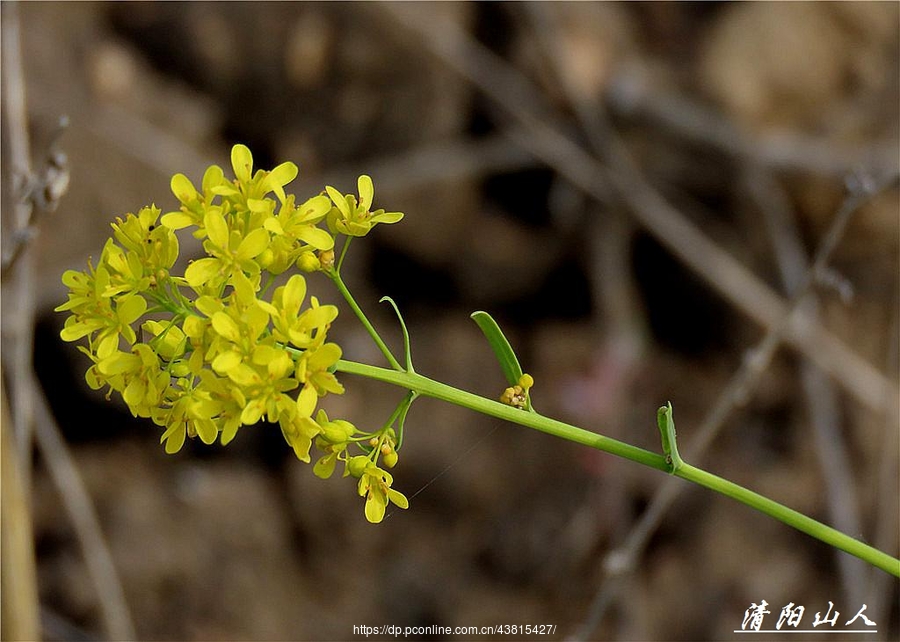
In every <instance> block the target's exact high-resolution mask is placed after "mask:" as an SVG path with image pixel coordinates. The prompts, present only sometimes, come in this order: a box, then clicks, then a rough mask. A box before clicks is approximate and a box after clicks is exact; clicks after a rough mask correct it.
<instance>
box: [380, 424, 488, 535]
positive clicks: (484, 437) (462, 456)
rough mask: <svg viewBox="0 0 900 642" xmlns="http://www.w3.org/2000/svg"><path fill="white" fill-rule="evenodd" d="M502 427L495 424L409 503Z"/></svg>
mask: <svg viewBox="0 0 900 642" xmlns="http://www.w3.org/2000/svg"><path fill="white" fill-rule="evenodd" d="M500 426H501V424H499V423H495V424H494V427H493V428H491V429H490V430H489V431H487V432H486V433H485V434H484V435H482V436H481V438H480V439H478V440H477V441H476V442H475V443H473V444H472V445H471V446H469V447H468V448H467V449H466V450H465V452H463V453H461V454H460V455H458V456H457V457H456V459H454V460H453V461H451V462H450V463H449V464H447V466H446V467H445V468H444V469H443V470H441V471H440V472H439V473H438V474H437V475H435V476H434V477H432V478H431V479H429V480H428V481H427V482H425V485H423V486H422V487H421V488H420V489H419V490H417V491H416V492H414V493H413V494H412V495H410V496H409V501H410V502H412V500H413V499H415V498H416V497H417V496H418V495H419V494H420V493H422V492H423V491H424V490H425V489H426V488H428V487H429V486H431V485H432V484H433V483H434V482H436V481H437V480H438V479H440V478H441V477H443V476H444V475H446V474H447V473H449V472H450V470H451V469H452V468H453V467H454V466H456V465H457V464H458V463H459V462H460V461H461V460H462V459H464V458H465V457H468V456H469V455H471V454H472V452H473V451H474V450H475V449H476V448H478V447H479V446H480V445H481V444H483V443H484V442H485V440H486V439H487V438H488V437H490V436H491V435H493V434H494V433H495V432H497V428H499V427H500ZM394 511H395V509H394V508H393V507H392V508H391V510H390V511H388V513H387V515H385V516H384V518H385V519H390V518H391V515H393V514H394Z"/></svg>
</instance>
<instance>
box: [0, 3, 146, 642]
mask: <svg viewBox="0 0 900 642" xmlns="http://www.w3.org/2000/svg"><path fill="white" fill-rule="evenodd" d="M2 11H3V21H2V29H3V43H2V46H3V108H4V115H5V118H4V124H5V130H4V144H5V145H6V146H7V147H6V149H8V153H9V162H8V164H7V166H6V169H7V171H6V172H5V173H4V179H5V181H6V188H5V189H4V196H5V197H6V199H8V200H7V202H6V203H5V204H4V207H3V212H4V215H7V213H8V212H10V211H12V212H13V217H14V220H13V221H9V220H4V221H3V226H4V229H5V230H7V231H11V232H12V234H13V236H14V239H16V242H17V245H16V246H15V247H14V248H12V252H11V254H9V255H8V256H10V257H12V258H11V259H10V260H9V261H8V262H7V267H9V268H10V269H9V270H4V273H3V274H4V276H6V274H7V273H8V272H9V271H11V272H12V283H10V284H4V286H6V287H5V289H8V292H4V294H5V296H6V298H7V302H10V301H12V302H14V304H13V306H12V310H13V313H12V315H11V316H10V317H9V319H8V320H10V321H11V323H4V325H3V339H4V343H6V344H7V345H8V348H6V349H4V352H3V356H4V361H3V370H4V374H5V375H6V381H7V382H8V385H9V386H10V389H11V391H12V393H11V398H12V414H13V422H14V426H15V434H14V437H15V441H16V444H15V447H9V446H10V444H11V440H10V437H12V435H10V434H9V431H8V430H7V421H6V417H5V416H4V418H3V421H4V427H3V437H4V440H3V441H4V444H3V456H4V462H3V463H4V466H3V471H4V484H3V487H4V489H5V490H6V489H14V488H15V486H16V484H21V495H22V497H21V500H22V501H21V502H19V503H18V505H19V506H20V508H19V510H18V512H17V515H16V516H15V518H14V519H11V520H7V519H4V524H3V526H4V544H6V541H7V531H10V533H9V537H13V536H16V535H17V539H19V540H21V539H22V538H23V537H26V536H27V537H28V538H30V539H31V538H33V533H32V532H31V530H32V527H31V520H32V518H31V511H30V506H29V501H28V494H29V492H30V488H31V470H30V468H31V456H32V443H33V442H32V440H33V439H34V438H35V437H36V438H37V443H38V446H39V448H40V451H41V454H42V455H43V457H44V460H45V462H46V464H47V468H48V470H49V471H50V475H51V477H52V478H53V480H54V482H56V485H57V489H58V490H59V492H60V495H61V496H62V498H63V504H64V505H65V507H66V509H67V511H68V512H69V515H70V517H71V518H72V521H73V523H74V525H75V530H76V533H77V534H78V537H79V540H80V542H81V545H82V547H83V549H84V553H85V560H86V562H87V566H88V570H89V572H90V573H91V575H92V578H93V579H94V581H95V583H96V585H97V591H98V602H99V604H100V609H101V613H103V615H104V620H105V624H106V629H107V632H108V634H109V635H110V637H111V638H112V639H116V640H127V639H133V638H134V628H133V627H132V626H131V622H130V618H129V616H128V611H127V608H126V607H125V603H124V599H123V598H122V592H121V587H120V586H119V585H118V578H117V576H116V574H115V569H114V567H113V566H112V561H111V558H110V556H109V551H108V549H107V548H106V543H105V541H104V540H103V537H102V534H101V532H100V528H99V525H98V524H97V519H96V515H95V513H94V510H93V506H92V505H91V503H90V499H89V498H88V496H87V493H86V492H85V491H84V486H83V484H82V483H81V480H80V477H79V476H78V473H77V470H76V469H75V467H74V464H73V463H72V461H71V458H70V457H69V453H68V450H67V448H66V446H65V443H64V442H63V440H62V438H61V437H60V435H59V432H58V429H56V427H55V423H54V421H53V418H52V416H51V415H50V412H49V410H48V409H47V406H46V400H45V399H44V396H43V393H42V391H41V388H40V384H39V383H38V382H37V379H36V377H35V374H34V368H33V363H32V355H33V351H34V284H33V280H34V273H35V265H34V247H33V244H32V243H30V242H28V241H30V240H31V239H32V238H33V235H32V234H30V233H29V230H30V229H31V225H32V221H33V216H34V214H35V209H36V208H38V209H41V210H44V211H50V210H52V209H53V208H55V206H56V202H57V200H58V199H59V197H61V196H62V194H63V193H64V192H65V190H66V187H67V186H68V172H67V169H66V167H65V162H64V156H62V157H60V156H56V157H55V164H54V163H50V164H48V167H47V168H43V169H42V173H41V176H40V177H36V176H34V175H33V173H32V163H31V142H30V140H29V134H28V112H27V108H26V100H25V79H24V74H23V66H22V50H21V40H20V35H21V30H20V19H19V5H18V3H16V2H5V3H3V5H2ZM53 158H54V157H51V160H53ZM49 170H53V171H49ZM14 174H17V175H19V176H21V177H23V178H24V181H25V183H24V184H25V185H26V186H27V188H28V189H27V190H25V193H21V190H19V189H17V187H18V186H16V185H15V181H14V180H13V178H12V176H13V175H14ZM13 258H15V259H17V260H16V261H15V263H13V260H12V259H13ZM7 309H9V305H7ZM5 320H6V319H5ZM8 355H11V357H9V359H8V360H7V359H6V357H7V356H8ZM3 398H4V402H5V399H6V395H5V392H4V394H3ZM36 403H37V406H36ZM36 412H38V413H39V414H40V417H39V419H40V421H35V418H36V417H35V413H36ZM5 414H6V412H5V403H4V415H5ZM12 457H14V458H15V459H14V462H15V463H14V465H13V464H12V463H11V462H12V459H11V458H12ZM7 470H9V471H10V472H12V473H15V472H18V475H17V476H16V477H17V479H14V478H10V479H9V480H8V479H7V478H6V476H5V473H6V472H7ZM10 480H12V481H10ZM6 503H7V502H5V501H4V507H3V509H4V517H8V514H7V513H6V510H7V506H6ZM13 506H16V503H12V505H11V508H12V507H13ZM23 506H24V508H23ZM11 524H12V526H11ZM4 552H6V551H4ZM11 557H12V559H13V564H4V565H3V580H4V582H3V584H4V586H3V588H4V590H5V591H6V596H9V595H15V596H16V598H15V599H14V600H9V602H10V603H16V602H15V600H18V602H17V607H16V608H17V610H18V611H20V612H21V613H20V614H21V616H22V618H23V619H22V621H21V622H19V623H18V625H19V626H22V627H33V628H34V631H33V632H32V631H28V632H23V633H22V635H21V636H17V637H16V639H37V638H38V636H39V632H38V631H37V611H38V602H37V600H38V596H37V589H36V586H34V577H35V576H36V573H35V568H34V567H35V559H34V552H33V541H32V542H28V544H25V543H24V542H20V543H19V544H18V546H17V550H16V551H15V553H14V554H13V555H12V556H11ZM9 560H10V558H9V557H5V559H4V561H5V562H9ZM8 566H10V567H11V569H10V570H9V571H8V569H7V567H8ZM26 566H28V567H30V568H26ZM13 569H14V570H15V571H16V575H15V576H12V577H11V576H10V575H9V573H12V572H13ZM10 582H12V583H10ZM116 588H118V591H116ZM6 596H5V597H4V602H3V603H4V606H6V605H7V600H8V598H7V597H6ZM26 602H28V603H26ZM4 613H6V610H5V609H4ZM23 631H25V629H24V628H23Z"/></svg>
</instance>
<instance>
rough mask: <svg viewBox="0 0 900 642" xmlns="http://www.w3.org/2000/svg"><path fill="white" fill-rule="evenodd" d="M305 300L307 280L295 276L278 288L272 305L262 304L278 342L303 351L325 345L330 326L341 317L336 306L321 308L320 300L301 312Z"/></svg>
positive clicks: (312, 298)
mask: <svg viewBox="0 0 900 642" xmlns="http://www.w3.org/2000/svg"><path fill="white" fill-rule="evenodd" d="M305 298H306V279H304V278H303V277H302V276H301V275H299V274H295V275H294V276H292V277H291V278H290V279H288V282H287V283H286V284H285V285H283V286H281V287H278V288H276V289H275V293H274V294H273V295H272V302H271V303H268V302H266V301H259V303H258V305H259V306H260V307H261V308H262V309H263V310H265V311H266V312H268V313H269V316H271V317H272V326H273V327H274V330H273V333H272V334H273V336H274V337H275V339H277V340H278V341H283V342H285V343H291V344H293V345H294V346H296V347H298V348H301V349H305V348H313V347H316V346H318V345H321V344H322V342H323V341H324V340H325V333H326V332H327V330H328V326H329V325H330V324H331V322H332V321H334V320H335V319H336V318H337V315H338V310H337V307H336V306H333V305H321V306H320V305H319V301H318V299H316V297H311V299H310V307H309V308H306V309H305V310H303V312H301V311H300V310H301V308H302V307H303V301H304V299H305Z"/></svg>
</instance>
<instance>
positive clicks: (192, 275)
mask: <svg viewBox="0 0 900 642" xmlns="http://www.w3.org/2000/svg"><path fill="white" fill-rule="evenodd" d="M221 269H222V264H221V262H220V261H219V259H214V258H212V257H207V258H205V259H197V260H196V261H194V262H193V263H191V264H190V265H188V266H187V269H185V271H184V280H185V281H187V282H188V285H190V286H191V287H192V288H197V287H200V286H201V285H203V284H204V283H206V282H207V281H209V280H210V279H212V278H213V277H215V276H217V275H218V274H219V273H220V271H221Z"/></svg>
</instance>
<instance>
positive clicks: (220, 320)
mask: <svg viewBox="0 0 900 642" xmlns="http://www.w3.org/2000/svg"><path fill="white" fill-rule="evenodd" d="M212 325H213V329H214V330H215V331H216V332H218V333H219V335H221V336H223V337H225V338H226V339H228V340H229V341H233V342H235V343H238V342H239V341H240V340H241V329H240V328H239V327H238V324H237V323H236V322H235V320H234V319H232V318H231V317H230V316H228V314H227V313H225V312H216V313H215V314H214V315H213V316H212Z"/></svg>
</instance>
